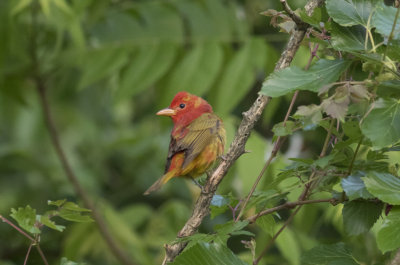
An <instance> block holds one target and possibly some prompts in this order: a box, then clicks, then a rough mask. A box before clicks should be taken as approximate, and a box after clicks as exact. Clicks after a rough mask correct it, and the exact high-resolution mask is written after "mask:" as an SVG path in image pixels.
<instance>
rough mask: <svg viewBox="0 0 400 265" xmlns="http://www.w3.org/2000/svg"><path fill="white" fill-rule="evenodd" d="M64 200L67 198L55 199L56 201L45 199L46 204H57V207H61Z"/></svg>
mask: <svg viewBox="0 0 400 265" xmlns="http://www.w3.org/2000/svg"><path fill="white" fill-rule="evenodd" d="M66 201H67V199H64V200H57V201H50V200H48V201H47V204H48V205H54V206H57V207H61V206H62V205H63V204H64V203H65V202H66Z"/></svg>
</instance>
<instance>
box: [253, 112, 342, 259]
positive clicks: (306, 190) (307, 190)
mask: <svg viewBox="0 0 400 265" xmlns="http://www.w3.org/2000/svg"><path fill="white" fill-rule="evenodd" d="M333 124H334V119H332V121H331V126H330V128H329V131H328V133H327V135H326V137H325V141H324V146H323V147H322V151H321V153H320V155H319V157H320V158H321V157H324V156H325V154H326V150H327V149H328V144H329V139H330V138H331V135H332V129H333ZM315 175H316V172H315V171H313V172H312V173H311V175H310V177H309V180H310V182H309V183H307V184H306V185H305V186H304V189H303V192H302V193H301V195H300V196H299V199H298V204H297V205H298V206H297V208H296V210H295V211H294V212H292V213H291V214H290V216H289V218H288V219H287V220H286V221H285V223H284V224H283V225H282V227H281V228H280V229H279V231H278V232H277V233H276V234H275V235H274V236H273V237H272V238H271V240H270V241H269V242H268V244H267V245H266V247H265V248H264V249H263V251H262V252H261V254H260V256H259V257H258V258H257V259H256V260H255V261H254V262H253V264H254V265H257V264H258V262H260V260H261V258H262V257H263V256H264V255H265V254H266V253H267V252H268V250H269V249H270V247H271V246H272V245H273V243H274V242H275V240H276V239H277V238H278V236H279V235H280V234H281V233H282V232H283V230H284V229H285V228H286V227H287V226H288V225H289V224H290V222H291V221H292V220H293V218H294V216H295V215H296V214H297V213H298V212H299V211H300V209H301V207H302V206H303V205H304V204H302V203H301V202H302V201H305V200H306V199H307V197H308V196H309V194H310V192H311V190H312V188H313V186H314V185H315V183H316V181H317V180H318V179H315V180H314V176H315ZM266 211H267V210H266ZM257 218H258V217H257Z"/></svg>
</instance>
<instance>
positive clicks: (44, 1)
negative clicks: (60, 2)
mask: <svg viewBox="0 0 400 265" xmlns="http://www.w3.org/2000/svg"><path fill="white" fill-rule="evenodd" d="M39 3H40V7H41V8H42V11H43V13H44V14H45V16H46V17H49V16H50V4H51V2H50V0H39Z"/></svg>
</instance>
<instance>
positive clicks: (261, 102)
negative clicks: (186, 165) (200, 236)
mask: <svg viewBox="0 0 400 265" xmlns="http://www.w3.org/2000/svg"><path fill="white" fill-rule="evenodd" d="M314 2H315V3H314ZM317 2H321V1H320V0H310V1H309V3H308V4H307V6H306V10H307V12H310V13H311V12H312V10H313V9H314V8H315V7H316V6H317ZM305 33H306V29H300V28H299V29H296V30H295V31H294V33H293V34H292V35H291V36H290V39H289V42H288V44H287V47H286V49H285V50H284V51H283V53H282V54H281V57H280V59H279V61H278V63H277V64H276V66H275V71H278V70H281V69H283V68H286V67H288V66H289V64H290V62H291V61H292V60H293V57H294V55H295V54H296V51H297V50H298V48H299V46H300V43H301V41H302V40H303V38H304V36H305ZM270 99H271V98H270V97H267V96H264V95H259V96H258V97H257V99H256V101H255V102H254V103H253V105H252V106H251V107H250V109H249V110H248V111H246V112H244V113H243V119H242V122H241V124H240V126H239V128H238V131H237V133H236V135H235V138H234V140H233V142H232V143H231V145H230V147H229V150H228V152H227V154H226V155H225V156H224V159H223V160H222V162H221V163H220V164H219V165H218V167H217V168H216V169H215V170H214V171H213V173H212V175H211V177H210V178H208V179H207V182H206V184H205V185H204V188H203V189H202V191H201V194H200V196H199V198H198V199H197V201H196V204H195V206H194V209H193V213H192V215H191V217H190V218H189V219H188V220H187V222H186V223H185V225H184V226H183V228H182V229H181V230H180V231H179V233H178V235H177V237H178V238H180V237H186V236H190V235H193V234H194V233H195V232H196V231H197V229H198V227H199V226H200V224H201V222H202V221H203V219H204V217H206V216H207V215H208V214H209V211H210V210H209V206H210V203H211V199H212V197H213V195H214V193H215V191H216V190H217V187H218V185H219V183H220V182H221V180H222V178H223V177H224V176H225V175H226V173H227V172H228V170H229V168H230V167H231V166H232V164H233V163H234V162H235V161H236V160H237V159H238V158H239V157H240V156H241V155H242V154H243V153H244V147H245V144H246V142H247V139H248V138H249V136H250V133H251V130H252V129H253V127H254V125H255V123H256V122H257V121H258V120H259V118H260V116H261V114H262V112H263V110H264V108H265V106H266V105H267V104H268V102H269V101H270ZM186 244H187V243H176V244H170V245H168V244H166V245H165V246H164V247H165V252H166V254H165V258H164V261H163V264H167V262H172V261H173V260H174V259H175V257H176V256H177V255H179V253H180V252H181V251H182V250H183V249H184V248H185V246H186Z"/></svg>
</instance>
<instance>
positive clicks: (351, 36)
mask: <svg viewBox="0 0 400 265" xmlns="http://www.w3.org/2000/svg"><path fill="white" fill-rule="evenodd" d="M264 14H266V15H271V16H273V17H274V18H273V19H274V20H273V22H274V23H275V24H276V25H277V26H279V27H281V28H282V29H283V31H286V32H291V30H290V29H289V28H288V27H290V25H292V26H293V27H294V22H293V21H292V22H291V24H290V25H289V24H288V21H289V20H288V17H287V16H285V15H283V14H282V13H281V12H277V11H272V10H269V11H267V12H265V13H264ZM297 14H298V15H299V16H300V17H301V19H302V20H303V21H305V22H307V23H309V24H310V25H312V30H311V31H310V36H311V35H312V36H313V37H310V38H309V39H308V40H307V41H308V42H310V43H313V44H314V45H318V46H314V47H319V50H320V53H319V54H318V55H317V57H318V60H317V62H316V63H314V64H313V65H312V66H311V67H310V69H308V70H302V69H300V68H298V67H296V66H293V67H289V68H286V69H284V70H281V71H278V72H275V73H273V74H271V75H270V76H268V78H267V79H266V80H265V82H264V83H263V86H262V89H261V91H260V93H262V94H264V95H267V96H270V97H272V98H275V97H280V96H284V95H287V94H289V93H292V92H294V91H297V90H307V91H311V92H314V93H316V94H317V95H318V96H319V97H320V100H321V103H320V104H319V105H316V104H311V105H306V106H299V107H298V110H297V112H296V113H295V114H294V115H293V116H292V119H291V120H290V121H287V122H285V123H283V122H282V123H278V124H276V125H275V126H274V128H273V132H274V134H275V136H288V135H291V134H293V132H294V131H296V130H304V131H309V130H315V129H317V128H319V127H320V128H323V129H325V130H327V131H330V132H331V133H332V136H333V138H332V139H330V142H331V145H332V146H333V148H332V150H331V152H330V154H329V155H328V156H325V157H323V158H318V159H315V160H314V159H292V161H293V162H292V163H291V164H290V165H289V166H287V167H286V169H285V170H283V172H282V173H280V175H279V176H278V177H277V178H276V179H275V180H276V182H278V183H279V182H282V181H283V180H286V179H287V178H291V177H293V179H297V180H295V181H294V183H295V184H294V186H291V187H290V186H286V187H285V189H283V190H281V191H280V192H278V193H277V194H280V195H282V192H284V191H291V188H293V187H296V186H297V187H298V186H299V185H300V186H303V185H304V184H302V183H307V181H312V182H313V184H315V187H313V196H319V194H321V193H322V192H329V193H331V194H332V196H333V198H337V199H339V200H341V201H344V203H343V204H344V205H343V210H342V213H341V215H342V218H343V230H344V232H345V234H347V235H348V236H357V235H360V234H364V233H366V232H368V231H369V230H370V229H371V228H372V226H373V225H374V224H375V223H376V222H377V221H378V219H379V218H380V217H381V216H382V210H383V209H385V215H384V217H382V219H381V220H380V222H379V223H378V224H377V225H376V228H375V230H374V233H375V234H376V242H377V245H378V247H379V249H380V250H381V251H382V252H383V253H385V252H388V251H393V250H396V249H398V248H399V247H400V231H399V229H398V227H400V219H399V213H400V208H399V207H400V200H399V198H400V177H399V174H398V164H397V163H396V162H394V163H393V162H392V163H389V160H388V156H389V155H390V154H393V152H397V151H398V144H399V141H400V112H399V107H400V94H399V93H398V92H399V90H398V89H399V87H400V73H399V72H398V67H399V65H398V61H400V56H399V51H400V35H399V34H398V32H399V29H400V20H399V19H398V18H399V9H396V8H394V7H392V6H387V5H385V4H384V3H383V1H375V0H368V1H346V0H340V1H336V0H327V1H326V3H325V5H324V6H323V7H320V8H317V9H316V10H315V12H314V14H313V15H312V16H311V17H308V16H307V15H306V14H305V12H304V11H299V12H297ZM279 19H282V20H283V22H279ZM310 52H311V51H310ZM320 57H324V58H320ZM329 120H332V122H333V120H337V122H335V123H334V124H335V126H334V127H330V126H329V124H330V123H331V122H329ZM332 124H333V123H332ZM336 125H337V126H336ZM313 172H314V173H316V174H315V176H316V178H317V179H314V180H310V179H308V178H309V176H310V175H312V173H313ZM276 182H274V183H272V184H271V185H269V188H274V185H275V184H276ZM278 186H279V185H278ZM275 192H276V191H275ZM265 193H274V190H271V189H270V190H267V191H266V192H264V195H265ZM218 197H219V195H218ZM289 197H290V196H289ZM266 198H268V196H266V197H264V200H260V198H259V194H255V195H253V197H252V200H251V201H250V204H249V206H248V207H247V208H249V209H252V207H254V206H256V212H259V211H260V209H265V208H270V207H271V204H269V205H268V204H267V203H266V201H265V199H266ZM283 198H286V196H283ZM269 199H270V198H269ZM236 204H237V200H235V199H232V198H231V197H230V196H228V197H224V198H222V199H221V198H219V199H218V200H214V201H213V206H212V208H211V209H212V216H215V215H217V214H219V213H220V212H222V211H224V210H227V209H228V208H231V210H232V208H233V207H235V205H236ZM272 205H276V202H275V204H274V203H272ZM228 206H229V207H228ZM275 219H277V218H272V217H267V216H264V217H263V218H262V219H261V218H260V219H259V220H257V224H258V225H259V226H260V227H261V228H262V229H265V230H266V232H267V233H268V234H269V233H271V231H272V234H273V233H274V226H275ZM192 239H193V240H194V241H196V240H197V239H198V238H197V236H196V237H193V238H192ZM198 248H199V249H201V248H204V245H202V243H199V246H198ZM215 248H217V249H218V247H217V246H215ZM188 251H191V250H188ZM192 251H193V252H194V255H195V253H196V251H198V250H192ZM213 251H214V250H213ZM227 251H229V250H227ZM332 253H334V255H332ZM187 255H189V254H184V255H182V256H185V257H186V256H187ZM218 255H220V254H217V253H215V256H214V259H217V256H218ZM182 259H184V258H183V257H182ZM178 260H180V259H177V261H176V263H174V264H183V263H179V262H178ZM302 261H303V262H304V264H333V263H335V264H360V262H359V261H357V260H356V259H355V258H354V257H353V255H352V254H351V251H350V249H349V248H348V247H347V246H345V244H343V243H337V244H334V245H323V246H318V247H315V248H313V249H312V250H310V251H308V252H305V253H304V255H303V257H302ZM199 264H200V263H199ZM219 264H242V262H241V261H240V260H237V261H235V262H233V263H228V262H227V261H226V262H225V261H224V262H221V263H219Z"/></svg>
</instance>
